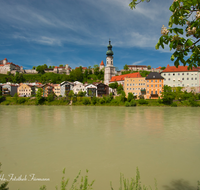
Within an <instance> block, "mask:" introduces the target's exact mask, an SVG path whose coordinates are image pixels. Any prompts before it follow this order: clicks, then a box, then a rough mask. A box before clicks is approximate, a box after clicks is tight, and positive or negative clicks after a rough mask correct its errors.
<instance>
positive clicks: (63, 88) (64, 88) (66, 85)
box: [60, 81, 74, 97]
mask: <svg viewBox="0 0 200 190" xmlns="http://www.w3.org/2000/svg"><path fill="white" fill-rule="evenodd" d="M73 86H74V84H73V83H71V82H68V81H63V82H62V83H60V95H61V96H63V97H64V96H66V94H68V93H69V92H70V90H73Z"/></svg>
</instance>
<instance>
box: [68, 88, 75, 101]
mask: <svg viewBox="0 0 200 190" xmlns="http://www.w3.org/2000/svg"><path fill="white" fill-rule="evenodd" d="M68 97H69V98H70V100H72V98H73V97H74V92H73V91H72V90H70V91H69V93H68Z"/></svg>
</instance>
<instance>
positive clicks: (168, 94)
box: [161, 85, 176, 104]
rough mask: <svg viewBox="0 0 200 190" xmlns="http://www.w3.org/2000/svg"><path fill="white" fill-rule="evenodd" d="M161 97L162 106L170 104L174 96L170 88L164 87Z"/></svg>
mask: <svg viewBox="0 0 200 190" xmlns="http://www.w3.org/2000/svg"><path fill="white" fill-rule="evenodd" d="M161 97H162V102H163V103H164V104H172V102H173V100H174V99H175V97H176V96H175V93H173V92H172V88H171V87H170V86H167V85H165V86H164V87H163V92H162V96H161Z"/></svg>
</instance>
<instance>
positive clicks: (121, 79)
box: [110, 72, 142, 82]
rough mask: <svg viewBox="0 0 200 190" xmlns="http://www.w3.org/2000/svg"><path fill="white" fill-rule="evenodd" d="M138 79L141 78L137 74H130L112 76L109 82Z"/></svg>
mask: <svg viewBox="0 0 200 190" xmlns="http://www.w3.org/2000/svg"><path fill="white" fill-rule="evenodd" d="M138 77H142V76H141V75H140V73H139V72H137V73H130V74H125V75H119V76H114V77H112V78H111V80H110V82H115V81H123V80H124V78H138Z"/></svg>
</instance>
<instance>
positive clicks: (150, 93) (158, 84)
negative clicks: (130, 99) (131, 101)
mask: <svg viewBox="0 0 200 190" xmlns="http://www.w3.org/2000/svg"><path fill="white" fill-rule="evenodd" d="M163 86H164V78H163V77H162V76H161V75H160V74H159V73H157V72H151V73H149V75H148V76H147V77H146V99H158V98H159V97H161V95H162V91H163Z"/></svg>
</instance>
